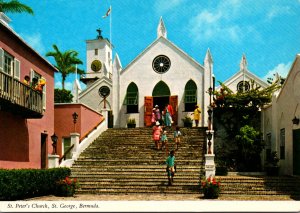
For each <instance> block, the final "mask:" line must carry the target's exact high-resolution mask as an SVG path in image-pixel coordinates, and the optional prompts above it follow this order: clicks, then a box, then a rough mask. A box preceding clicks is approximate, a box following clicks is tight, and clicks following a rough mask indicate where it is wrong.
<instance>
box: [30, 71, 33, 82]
mask: <svg viewBox="0 0 300 213" xmlns="http://www.w3.org/2000/svg"><path fill="white" fill-rule="evenodd" d="M33 78H34V70H33V69H30V82H32V79H33Z"/></svg>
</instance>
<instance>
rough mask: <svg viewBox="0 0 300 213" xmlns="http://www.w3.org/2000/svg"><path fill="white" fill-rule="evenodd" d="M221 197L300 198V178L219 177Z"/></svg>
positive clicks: (261, 176) (260, 176)
mask: <svg viewBox="0 0 300 213" xmlns="http://www.w3.org/2000/svg"><path fill="white" fill-rule="evenodd" d="M216 178H217V179H218V180H220V182H221V196H241V195H247V196H264V195H269V196H277V195H278V196H280V195H290V196H291V197H292V198H294V199H297V200H298V199H299V197H300V178H299V177H292V176H263V175H258V176H255V175H252V176H250V175H229V176H217V177H216Z"/></svg>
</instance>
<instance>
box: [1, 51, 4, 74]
mask: <svg viewBox="0 0 300 213" xmlns="http://www.w3.org/2000/svg"><path fill="white" fill-rule="evenodd" d="M3 63H4V50H3V49H1V48H0V71H3Z"/></svg>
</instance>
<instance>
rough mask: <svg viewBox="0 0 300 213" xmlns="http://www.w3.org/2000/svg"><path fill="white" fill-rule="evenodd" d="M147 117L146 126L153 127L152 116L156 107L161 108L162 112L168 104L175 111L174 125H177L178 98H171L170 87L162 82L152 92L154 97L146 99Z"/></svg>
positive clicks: (145, 119)
mask: <svg viewBox="0 0 300 213" xmlns="http://www.w3.org/2000/svg"><path fill="white" fill-rule="evenodd" d="M144 104H145V117H144V125H145V126H151V124H152V123H151V116H152V109H153V108H154V106H155V105H158V106H159V109H160V111H163V110H164V107H165V105H166V104H170V105H172V107H173V109H174V112H175V113H174V116H173V121H174V125H177V109H178V107H177V105H178V96H177V95H176V96H171V92H170V89H169V87H168V85H167V84H166V83H165V82H163V81H160V82H158V83H157V84H156V85H155V87H154V88H153V91H152V96H146V97H145V103H144Z"/></svg>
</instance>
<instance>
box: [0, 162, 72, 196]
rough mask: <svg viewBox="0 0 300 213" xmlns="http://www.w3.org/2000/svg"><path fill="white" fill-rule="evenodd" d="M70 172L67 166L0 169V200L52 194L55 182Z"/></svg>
mask: <svg viewBox="0 0 300 213" xmlns="http://www.w3.org/2000/svg"><path fill="white" fill-rule="evenodd" d="M70 174H71V170H70V169H69V168H53V169H12V170H8V169H0V189H1V190H0V200H18V199H25V198H29V197H36V196H42V195H49V194H53V193H54V191H55V187H56V182H57V181H58V180H61V179H64V178H65V177H66V176H69V175H70Z"/></svg>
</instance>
